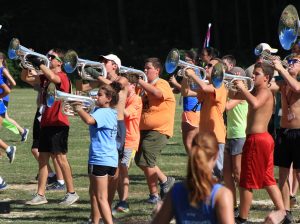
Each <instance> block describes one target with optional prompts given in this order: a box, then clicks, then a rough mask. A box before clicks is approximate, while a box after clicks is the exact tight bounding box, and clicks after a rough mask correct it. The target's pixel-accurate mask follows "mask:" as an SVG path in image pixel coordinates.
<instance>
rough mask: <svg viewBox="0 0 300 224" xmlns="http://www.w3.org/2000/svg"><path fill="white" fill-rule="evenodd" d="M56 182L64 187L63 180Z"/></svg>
mask: <svg viewBox="0 0 300 224" xmlns="http://www.w3.org/2000/svg"><path fill="white" fill-rule="evenodd" d="M57 182H58V183H59V184H60V185H64V184H65V181H64V180H57Z"/></svg>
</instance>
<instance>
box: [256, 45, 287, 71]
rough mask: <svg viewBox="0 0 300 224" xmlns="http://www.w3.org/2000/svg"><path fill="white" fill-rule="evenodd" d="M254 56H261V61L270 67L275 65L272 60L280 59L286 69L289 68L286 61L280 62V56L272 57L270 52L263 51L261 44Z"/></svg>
mask: <svg viewBox="0 0 300 224" xmlns="http://www.w3.org/2000/svg"><path fill="white" fill-rule="evenodd" d="M254 54H255V55H256V56H260V57H261V59H262V60H263V62H265V63H267V64H269V65H272V66H273V65H274V64H273V62H272V60H275V59H278V60H279V61H280V62H281V64H282V65H283V66H284V67H286V68H287V67H289V64H288V63H287V62H286V61H282V60H280V57H279V56H277V55H272V54H271V53H269V52H268V51H266V50H263V47H262V46H261V45H260V44H259V45H257V46H256V47H255V49H254Z"/></svg>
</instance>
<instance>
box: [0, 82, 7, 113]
mask: <svg viewBox="0 0 300 224" xmlns="http://www.w3.org/2000/svg"><path fill="white" fill-rule="evenodd" d="M3 84H5V83H4V82H3V79H2V78H1V77H0V85H3ZM1 93H3V89H2V88H0V94H1ZM5 112H6V106H5V105H4V103H3V99H0V115H4V114H5Z"/></svg>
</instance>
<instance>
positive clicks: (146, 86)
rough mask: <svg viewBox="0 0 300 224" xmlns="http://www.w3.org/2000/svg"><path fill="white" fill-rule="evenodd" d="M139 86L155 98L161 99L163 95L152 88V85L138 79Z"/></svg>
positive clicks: (158, 90)
mask: <svg viewBox="0 0 300 224" xmlns="http://www.w3.org/2000/svg"><path fill="white" fill-rule="evenodd" d="M139 84H140V85H141V87H142V88H143V89H144V90H145V91H146V92H147V93H151V94H153V95H154V96H155V97H156V98H158V99H162V98H163V93H162V91H161V90H160V89H158V88H156V87H154V86H153V85H151V84H149V83H147V82H145V81H144V80H142V79H139Z"/></svg>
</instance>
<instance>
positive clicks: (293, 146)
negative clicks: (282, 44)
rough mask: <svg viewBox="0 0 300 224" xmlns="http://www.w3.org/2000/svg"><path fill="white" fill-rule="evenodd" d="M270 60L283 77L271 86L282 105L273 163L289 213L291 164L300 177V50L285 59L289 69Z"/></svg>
mask: <svg viewBox="0 0 300 224" xmlns="http://www.w3.org/2000/svg"><path fill="white" fill-rule="evenodd" d="M273 63H274V67H275V69H276V70H277V71H278V72H279V74H280V75H281V76H282V77H283V78H284V81H285V82H284V83H281V84H280V85H279V86H276V87H277V88H274V87H273V89H275V90H279V91H280V93H281V108H282V116H281V121H280V130H279V133H278V135H277V140H276V142H277V144H278V145H277V147H276V148H275V157H274V159H275V162H274V163H275V165H277V166H279V187H280V190H281V193H282V197H283V202H284V206H285V209H286V210H287V211H288V213H290V191H292V186H289V185H288V182H287V181H288V176H289V170H290V167H291V165H292V168H293V169H294V170H295V171H296V177H297V179H298V181H299V179H300V155H299V143H300V131H299V129H300V122H299V116H300V106H299V102H300V83H299V82H298V80H297V77H298V76H299V74H300V54H296V55H294V56H293V57H292V58H291V59H289V60H288V63H289V67H288V70H286V69H285V68H284V67H283V66H282V64H281V62H280V61H279V60H274V61H273ZM273 86H274V84H273Z"/></svg>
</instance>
